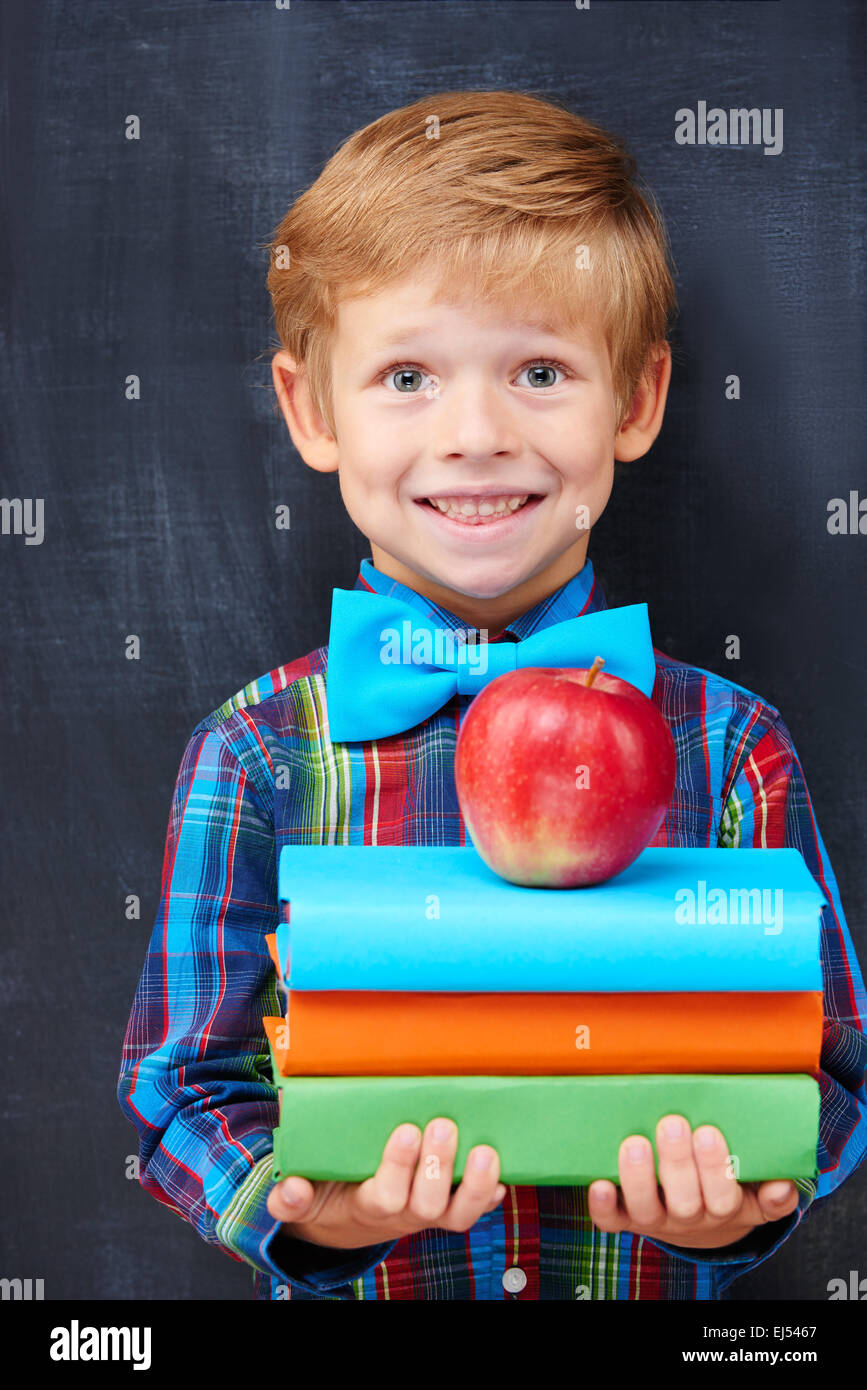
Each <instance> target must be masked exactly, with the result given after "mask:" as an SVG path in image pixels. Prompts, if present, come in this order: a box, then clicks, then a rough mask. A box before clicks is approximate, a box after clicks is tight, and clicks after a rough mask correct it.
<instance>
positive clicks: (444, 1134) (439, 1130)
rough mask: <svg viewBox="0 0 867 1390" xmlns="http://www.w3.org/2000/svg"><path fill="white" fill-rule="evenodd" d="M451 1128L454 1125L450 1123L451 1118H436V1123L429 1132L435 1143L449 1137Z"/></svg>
mask: <svg viewBox="0 0 867 1390" xmlns="http://www.w3.org/2000/svg"><path fill="white" fill-rule="evenodd" d="M453 1129H454V1125H453V1124H452V1122H451V1120H437V1122H436V1124H435V1125H434V1127H433V1129H432V1130H431V1132H430V1133H431V1138H432V1139H435V1140H436V1141H437V1143H442V1141H443V1140H444V1139H450V1138H451V1135H452V1130H453Z"/></svg>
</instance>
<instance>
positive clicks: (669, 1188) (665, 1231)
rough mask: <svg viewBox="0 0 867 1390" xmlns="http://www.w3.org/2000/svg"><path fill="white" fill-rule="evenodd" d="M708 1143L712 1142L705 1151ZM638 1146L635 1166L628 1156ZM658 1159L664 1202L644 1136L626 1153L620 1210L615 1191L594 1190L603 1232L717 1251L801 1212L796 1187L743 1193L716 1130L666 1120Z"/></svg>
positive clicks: (593, 1212) (747, 1188)
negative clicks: (674, 1127) (675, 1127)
mask: <svg viewBox="0 0 867 1390" xmlns="http://www.w3.org/2000/svg"><path fill="white" fill-rule="evenodd" d="M672 1122H679V1124H680V1127H681V1132H680V1136H679V1137H676V1136H675V1135H673V1134H669V1133H668V1132H667V1130H666V1126H668V1125H671V1124H672ZM705 1139H707V1140H709V1141H710V1142H709V1143H708V1144H707V1146H705V1145H704V1143H703V1140H705ZM633 1144H634V1145H636V1146H637V1150H638V1153H639V1157H638V1159H637V1160H636V1159H633V1158H632V1157H631V1156H630V1146H631V1145H633ZM656 1152H657V1153H658V1155H659V1183H660V1186H661V1188H662V1193H661V1194H660V1191H659V1188H658V1187H657V1182H656V1169H655V1167H654V1160H653V1149H652V1147H651V1145H650V1142H649V1141H648V1140H647V1139H644V1138H642V1137H641V1136H640V1135H631V1136H630V1137H629V1138H628V1139H624V1141H623V1143H622V1144H621V1146H620V1155H619V1169H620V1185H621V1200H620V1201H619V1202H618V1200H617V1188H616V1187H615V1185H614V1183H612V1182H606V1181H604V1180H600V1181H598V1182H594V1183H591V1185H590V1190H589V1202H590V1216H591V1219H592V1221H593V1223H594V1225H595V1226H598V1227H599V1230H600V1231H610V1232H617V1231H632V1232H633V1233H634V1234H635V1235H641V1236H650V1237H651V1239H655V1240H663V1241H665V1242H666V1243H667V1244H668V1245H684V1246H687V1247H688V1248H689V1247H692V1248H698V1249H702V1250H712V1249H715V1248H716V1247H717V1246H720V1245H732V1244H733V1243H734V1242H735V1241H738V1240H741V1239H742V1238H743V1237H744V1236H746V1235H749V1233H750V1231H752V1230H754V1228H755V1227H756V1226H762V1225H764V1224H765V1223H766V1222H768V1221H779V1220H781V1218H782V1217H784V1216H789V1215H790V1213H791V1212H793V1211H794V1210H795V1207H796V1206H797V1205H798V1190H797V1188H796V1187H795V1184H794V1183H793V1182H789V1181H787V1180H783V1181H777V1182H763V1183H747V1184H745V1185H744V1186H741V1184H740V1183H739V1182H736V1181H735V1179H734V1178H733V1177H730V1176H728V1172H727V1170H728V1169H729V1156H728V1145H727V1144H726V1141H725V1139H724V1138H723V1136H722V1134H721V1132H720V1131H719V1130H718V1129H715V1128H714V1127H713V1125H700V1126H699V1127H698V1129H697V1130H696V1131H695V1133H694V1134H691V1133H690V1128H689V1124H688V1123H687V1121H686V1120H685V1119H684V1118H683V1116H682V1115H666V1116H665V1117H664V1118H663V1119H662V1120H660V1122H659V1124H658V1125H657V1127H656ZM661 1196H662V1197H664V1199H665V1201H664V1205H663V1202H662V1201H661V1200H660V1197H661Z"/></svg>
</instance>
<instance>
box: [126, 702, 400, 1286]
mask: <svg viewBox="0 0 867 1390" xmlns="http://www.w3.org/2000/svg"><path fill="white" fill-rule="evenodd" d="M277 918H278V907H277V883H276V841H275V832H274V807H273V783H271V796H270V798H269V795H268V778H267V777H265V776H260V777H258V778H257V779H256V785H254V782H253V779H252V778H251V776H250V774H249V772H248V770H246V769H245V767H244V765H243V763H242V761H241V760H240V759H239V757H238V755H237V754H236V752H235V751H234V750H233V748H232V746H231V744H230V742H229V740H228V739H227V738H226V737H225V736H224V734H223V733H222V732H221V731H219V730H213V729H208V728H203V727H201V726H200V727H199V728H198V729H197V730H196V731H195V732H194V733H193V735H192V737H191V738H190V740H189V743H188V744H187V747H186V749H185V751H184V754H183V757H182V760H181V765H180V769H179V772H178V776H177V780H176V783H175V788H174V793H173V796H172V804H171V810H170V814H169V824H168V830H167V834H166V843H165V853H164V858H163V870H162V883H161V890H160V902H159V909H158V912H157V917H156V921H155V924H154V928H153V933H152V935H151V939H150V943H149V945H148V949H147V955H146V958H145V963H144V968H143V970H142V973H141V978H140V980H139V983H138V987H137V989H136V993H135V997H134V1001H133V1005H132V1011H131V1013H130V1017H129V1022H128V1024H127V1029H126V1034H125V1038H124V1042H123V1049H122V1056H121V1070H120V1078H119V1082H118V1088H117V1095H118V1101H119V1103H120V1106H121V1109H122V1110H123V1112H124V1114H125V1115H126V1116H127V1117H128V1118H129V1119H130V1120H131V1121H132V1123H133V1124H134V1125H135V1127H136V1129H137V1130H138V1134H139V1181H140V1183H141V1185H142V1187H143V1188H144V1189H145V1191H146V1192H149V1193H150V1194H151V1196H153V1197H155V1198H156V1200H157V1201H158V1202H161V1203H162V1204H163V1205H165V1206H167V1207H169V1208H170V1209H171V1210H172V1211H174V1212H176V1213H177V1214H178V1215H179V1216H181V1217H182V1218H183V1219H184V1220H185V1221H188V1222H189V1223H190V1225H192V1226H193V1227H194V1228H195V1230H196V1231H197V1232H198V1234H199V1235H200V1236H201V1237H202V1239H203V1240H205V1241H207V1242H208V1243H209V1244H213V1245H215V1246H217V1247H219V1248H220V1249H223V1250H224V1251H225V1252H226V1253H227V1254H228V1255H230V1256H231V1257H232V1258H233V1259H236V1260H239V1261H244V1262H246V1263H247V1264H249V1265H251V1266H253V1267H254V1268H255V1269H257V1270H260V1271H262V1272H263V1273H266V1274H271V1275H276V1276H278V1277H280V1278H284V1279H286V1280H287V1281H288V1282H289V1283H290V1284H291V1283H293V1282H297V1284H298V1286H299V1287H300V1288H304V1289H306V1290H307V1291H309V1292H320V1291H323V1290H325V1289H329V1288H333V1287H337V1286H339V1285H340V1284H342V1283H345V1282H346V1281H347V1280H350V1279H353V1278H356V1277H358V1276H360V1275H361V1274H362V1273H365V1272H366V1271H367V1270H368V1269H370V1268H372V1267H373V1266H374V1265H375V1264H377V1263H378V1262H379V1261H380V1260H381V1259H382V1258H384V1255H385V1253H387V1252H388V1250H390V1249H391V1245H382V1246H380V1245H376V1246H370V1247H365V1248H364V1249H363V1250H353V1251H345V1250H331V1249H325V1248H323V1247H316V1246H312V1245H309V1244H307V1243H306V1242H303V1241H294V1240H293V1241H289V1240H287V1239H286V1237H285V1235H284V1233H283V1232H282V1229H281V1225H280V1222H278V1221H275V1219H274V1218H273V1217H272V1216H271V1215H270V1213H269V1212H268V1210H267V1207H266V1200H267V1195H268V1191H269V1189H270V1187H271V1186H272V1181H273V1180H272V1178H271V1163H272V1148H273V1134H272V1131H273V1129H274V1127H275V1126H276V1124H277V1120H278V1103H277V1090H276V1087H275V1086H274V1084H273V1080H272V1076H271V1058H270V1053H269V1049H268V1043H267V1038H266V1036H265V1033H264V1029H263V1026H262V1018H263V1016H264V1015H265V1014H271V1015H274V1014H277V1013H279V1012H280V1006H279V1003H278V999H277V994H276V985H275V977H274V970H273V966H272V963H271V958H270V955H269V953H268V949H267V944H266V942H265V935H266V933H268V932H272V931H274V930H275V929H276V924H277Z"/></svg>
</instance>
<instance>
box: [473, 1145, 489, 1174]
mask: <svg viewBox="0 0 867 1390" xmlns="http://www.w3.org/2000/svg"><path fill="white" fill-rule="evenodd" d="M492 1158H493V1155H492V1153H491V1151H490V1149H478V1150H477V1151H476V1153H474V1154H473V1167H474V1168H475V1170H476V1172H478V1173H484V1172H485V1170H486V1169H487V1168H490V1166H491V1160H492Z"/></svg>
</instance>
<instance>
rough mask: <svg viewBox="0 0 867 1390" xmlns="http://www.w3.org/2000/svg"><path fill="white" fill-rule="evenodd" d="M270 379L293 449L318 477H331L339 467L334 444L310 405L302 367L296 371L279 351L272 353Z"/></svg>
mask: <svg viewBox="0 0 867 1390" xmlns="http://www.w3.org/2000/svg"><path fill="white" fill-rule="evenodd" d="M271 375H272V377H273V379H274V390H275V391H276V393H277V400H278V402H279V404H280V409H281V411H282V412H283V419H284V420H285V421H286V425H287V428H288V430H289V433H290V434H291V436H292V443H293V444H294V445H295V448H296V449H297V450H298V452H299V454H300V455H301V457H302V458H303V460H304V462H305V463H306V464H307V465H308V466H309V467H310V468H315V469H316V470H317V471H318V472H320V473H334V472H335V471H336V469H337V465H338V457H337V440H336V439H335V438H334V435H333V434H331V432H330V430H329V428H328V426H327V425H326V423H325V421H324V420H323V419H322V416H321V415H320V414H319V411H318V410H317V409H316V406H315V405H314V404H313V398H312V396H311V394H310V386H309V383H308V378H307V373H306V371H305V370H304V367H303V365H301V366H300V367H299V365H298V364H297V363H296V361H295V359H294V358H293V357H291V356H290V355H289V353H288V352H286V350H285V349H284V348H281V349H280V351H279V352H275V353H274V357H273V359H272V362H271Z"/></svg>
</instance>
